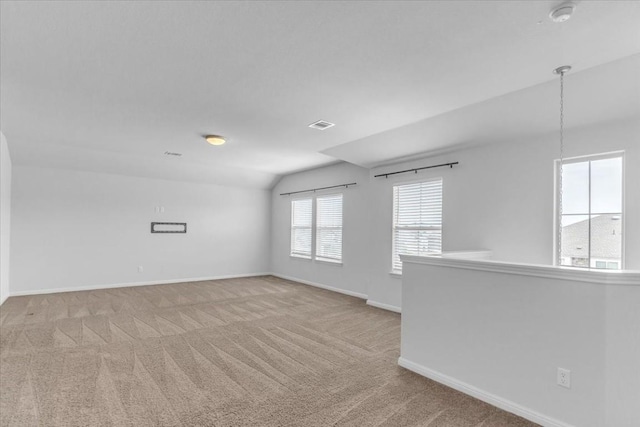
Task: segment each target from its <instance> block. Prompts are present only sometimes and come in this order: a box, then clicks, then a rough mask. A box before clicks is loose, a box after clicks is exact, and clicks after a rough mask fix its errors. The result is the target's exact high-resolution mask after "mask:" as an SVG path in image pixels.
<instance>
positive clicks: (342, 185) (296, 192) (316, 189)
mask: <svg viewBox="0 0 640 427" xmlns="http://www.w3.org/2000/svg"><path fill="white" fill-rule="evenodd" d="M356 184H357V182H350V183H349V184H340V185H332V186H331V187H319V188H312V189H310V190H301V191H292V192H290V193H280V195H281V196H290V195H292V194H298V193H310V192H312V191H313V192H314V193H315V192H316V191H318V190H328V189H330V188H340V187H344V188H349V186H350V185H356Z"/></svg>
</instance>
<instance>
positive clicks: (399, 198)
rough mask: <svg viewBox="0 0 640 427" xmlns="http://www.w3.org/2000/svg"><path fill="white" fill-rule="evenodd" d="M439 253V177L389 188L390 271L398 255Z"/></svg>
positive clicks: (396, 265) (398, 268) (399, 266)
mask: <svg viewBox="0 0 640 427" xmlns="http://www.w3.org/2000/svg"><path fill="white" fill-rule="evenodd" d="M439 252H442V178H439V179H434V180H430V181H425V182H418V183H415V184H406V185H398V186H395V187H393V258H392V268H393V270H394V271H402V261H400V257H399V255H426V254H430V253H439Z"/></svg>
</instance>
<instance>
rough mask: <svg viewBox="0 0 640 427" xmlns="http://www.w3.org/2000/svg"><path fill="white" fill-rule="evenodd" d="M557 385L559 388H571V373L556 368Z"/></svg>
mask: <svg viewBox="0 0 640 427" xmlns="http://www.w3.org/2000/svg"><path fill="white" fill-rule="evenodd" d="M558 385H559V386H560V387H565V388H571V371H570V370H568V369H563V368H558Z"/></svg>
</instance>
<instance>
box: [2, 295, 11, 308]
mask: <svg viewBox="0 0 640 427" xmlns="http://www.w3.org/2000/svg"><path fill="white" fill-rule="evenodd" d="M7 298H9V295H6V296H5V297H4V298H2V299H0V306H2V304H4V302H5V301H6V300H7Z"/></svg>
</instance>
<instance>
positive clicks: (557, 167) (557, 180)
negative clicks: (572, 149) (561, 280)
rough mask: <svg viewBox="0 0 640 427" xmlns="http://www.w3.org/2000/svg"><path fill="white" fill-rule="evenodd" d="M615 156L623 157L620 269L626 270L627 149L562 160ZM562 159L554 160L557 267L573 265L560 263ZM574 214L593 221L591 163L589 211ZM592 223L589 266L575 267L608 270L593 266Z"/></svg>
mask: <svg viewBox="0 0 640 427" xmlns="http://www.w3.org/2000/svg"><path fill="white" fill-rule="evenodd" d="M615 158H620V159H621V163H622V171H621V173H622V182H621V183H620V186H621V194H622V204H621V210H620V212H619V214H620V215H622V219H621V235H622V236H621V243H620V270H624V268H625V264H626V263H625V259H626V256H625V255H626V251H625V241H626V239H625V234H626V233H625V230H626V221H627V215H626V199H627V197H626V191H625V190H626V189H625V182H626V178H625V177H626V174H625V168H626V156H625V151H624V150H620V151H611V152H607V153H599V154H588V155H583V156H575V157H569V158H566V159H563V160H562V165H568V164H573V163H584V162H594V161H598V160H606V159H615ZM560 165H561V164H560V159H555V160H554V172H555V173H554V183H553V187H554V193H555V194H554V206H553V210H554V214H553V255H552V265H554V266H556V267H568V268H571V267H573V266H569V265H561V264H558V253H559V250H560V249H559V248H558V245H559V244H560V243H561V242H560V240H559V239H558V234H559V227H561V226H562V218H561V213H560V209H559V208H560ZM617 213H618V212H611V213H610V214H617ZM604 214H607V213H602V214H601V215H604ZM565 215H569V214H565ZM572 215H586V216H588V218H589V221H591V217H592V215H594V214H592V213H591V164H590V163H589V212H588V213H586V214H572ZM590 229H591V225H589V257H588V266H587V267H574V268H579V269H585V270H604V271H606V270H608V268H605V269H600V268H595V267H591V259H592V256H591V246H592V245H591V230H590Z"/></svg>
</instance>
